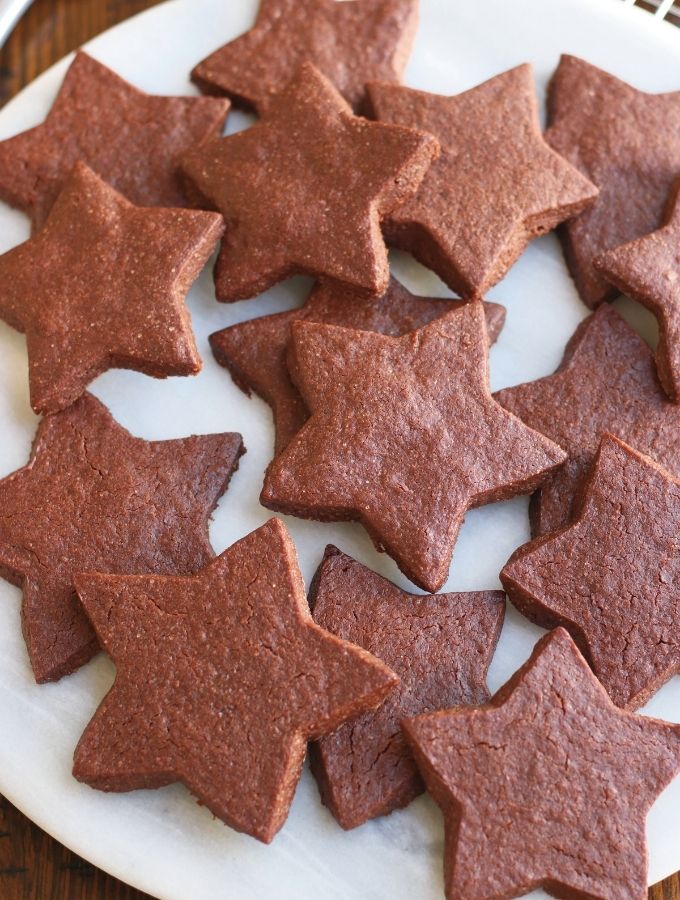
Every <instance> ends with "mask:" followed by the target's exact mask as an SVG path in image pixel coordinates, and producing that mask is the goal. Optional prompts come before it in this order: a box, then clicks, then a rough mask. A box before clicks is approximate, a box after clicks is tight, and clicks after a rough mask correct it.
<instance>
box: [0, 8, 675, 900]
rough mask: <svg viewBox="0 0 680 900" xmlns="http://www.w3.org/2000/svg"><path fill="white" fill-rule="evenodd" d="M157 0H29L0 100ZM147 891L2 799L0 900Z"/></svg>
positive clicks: (76, 898)
mask: <svg viewBox="0 0 680 900" xmlns="http://www.w3.org/2000/svg"><path fill="white" fill-rule="evenodd" d="M155 2H157V0H155ZM155 2H154V0H35V4H34V6H33V7H32V8H31V9H30V10H29V11H28V13H27V14H26V16H25V18H24V19H23V20H22V21H21V22H20V23H19V25H18V27H17V29H16V31H15V32H14V34H13V35H12V37H11V38H10V40H9V42H8V43H7V45H6V47H5V48H4V49H3V50H2V52H0V103H4V102H6V101H7V100H9V99H10V97H13V96H14V94H16V93H17V91H19V90H20V89H21V88H22V87H23V86H24V85H25V84H27V83H28V82H29V81H32V80H33V79H34V78H35V77H36V75H39V74H40V72H42V71H43V70H44V69H46V68H47V67H48V66H50V65H51V64H52V63H53V62H56V60H58V59H61V57H62V56H64V55H65V54H66V53H69V52H70V51H71V50H73V49H74V48H75V47H78V46H79V45H80V44H82V43H84V42H85V41H87V40H89V38H91V37H93V36H94V35H95V34H99V32H101V31H104V30H105V29H106V28H109V27H111V26H112V25H115V24H116V22H120V21H121V20H123V19H126V18H127V17H128V16H131V15H134V13H136V12H139V11H140V10H142V9H145V8H147V7H149V6H154V5H155ZM225 2H227V0H225ZM146 896H147V895H145V894H142V893H140V892H139V891H136V890H134V889H133V888H131V887H128V886H127V885H124V884H122V883H121V882H119V881H117V880H116V879H114V878H111V877H110V876H108V875H105V874H104V873H103V872H101V871H100V870H98V869H95V867H94V866H92V865H90V864H89V863H87V862H85V861H84V860H82V859H80V858H79V857H78V856H76V855H75V854H74V853H71V852H70V851H69V850H67V849H66V848H65V847H62V846H61V845H60V844H58V843H57V842H56V841H54V840H53V839H52V838H50V837H49V836H48V835H47V834H45V833H44V832H43V831H41V830H40V829H39V828H38V827H37V826H36V825H34V824H33V823H32V822H30V821H29V820H28V819H27V818H26V817H25V816H23V815H22V814H21V813H20V812H19V811H18V810H16V809H15V808H14V807H13V806H11V804H9V803H8V802H7V801H6V800H5V799H4V798H2V797H0V898H2V900H143V898H145V897H146ZM649 896H650V898H651V900H680V873H679V874H678V875H676V876H674V877H673V878H669V879H667V880H666V881H664V882H663V884H659V885H656V887H654V888H652V889H651V890H650V892H649ZM188 900H189V898H188Z"/></svg>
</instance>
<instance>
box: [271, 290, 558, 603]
mask: <svg viewBox="0 0 680 900" xmlns="http://www.w3.org/2000/svg"><path fill="white" fill-rule="evenodd" d="M292 335H293V343H292V356H291V360H290V363H291V374H292V375H293V380H294V381H295V383H296V385H297V387H298V388H299V390H300V392H301V394H302V397H303V399H304V401H305V403H306V405H307V408H308V409H309V411H310V413H311V418H310V419H309V421H308V422H307V423H306V425H304V427H303V428H302V430H301V431H299V432H298V434H297V435H296V436H295V437H294V438H293V440H292V441H291V442H290V444H289V445H288V447H287V448H286V449H285V450H284V451H283V453H282V454H280V455H279V456H278V457H276V459H274V461H273V462H272V463H271V464H270V466H269V468H268V470H267V473H266V475H265V482H264V487H263V490H262V497H261V499H262V502H263V504H264V505H265V506H268V507H269V508H271V509H276V510H280V511H283V512H288V513H291V514H293V515H298V516H303V517H305V518H313V519H320V520H321V521H336V520H343V519H347V520H358V521H361V522H362V523H363V524H364V526H365V527H366V528H367V530H368V532H369V534H370V535H371V537H372V538H373V540H374V542H375V543H376V545H377V546H378V547H379V548H381V549H384V550H385V551H386V552H387V553H389V554H390V556H392V557H393V558H394V560H395V561H396V562H397V565H398V566H399V568H400V569H401V570H402V571H403V572H404V574H405V575H406V576H407V577H408V578H410V579H411V580H412V581H414V582H415V583H416V584H418V585H419V586H420V587H422V588H423V589H425V590H427V591H436V590H439V588H440V587H441V586H442V585H443V584H444V582H445V581H446V578H447V574H448V569H449V563H450V561H451V556H452V553H453V547H454V544H455V541H456V537H457V535H458V530H459V529H460V526H461V523H462V521H463V517H464V515H465V513H466V512H467V510H468V509H469V508H470V507H472V506H479V505H482V504H484V503H490V502H493V501H495V500H501V499H507V498H509V497H512V496H515V495H517V494H521V493H531V491H533V490H534V489H535V488H536V487H537V486H538V485H539V484H540V482H541V481H542V480H543V479H544V478H545V477H546V475H547V474H548V473H549V472H550V471H552V470H553V469H554V468H556V467H557V466H558V465H559V464H560V463H561V462H563V460H564V458H565V455H564V453H563V452H562V450H560V448H559V447H558V446H556V445H555V444H553V443H552V442H551V441H549V440H547V439H546V438H545V437H543V436H542V435H539V434H538V433H537V432H535V431H532V430H531V429H530V428H527V426H525V425H524V424H523V423H522V422H520V420H519V419H517V418H516V417H515V416H513V415H511V414H510V413H508V412H507V411H506V410H504V409H503V408H502V407H501V406H499V405H498V404H497V403H496V402H495V401H494V400H493V399H492V397H491V395H490V393H489V387H488V371H487V356H488V350H489V341H488V335H487V331H486V324H485V320H484V311H483V308H482V304H481V303H468V304H466V305H464V306H463V307H461V309H459V310H457V311H455V312H451V313H448V314H447V315H445V316H443V317H442V318H440V319H437V320H436V321H434V322H431V323H430V324H429V325H426V326H424V327H423V328H420V329H418V330H417V331H413V332H410V333H409V334H407V335H404V336H403V337H389V336H386V335H382V334H375V333H372V332H368V331H355V330H352V329H348V328H338V327H336V326H332V325H322V324H318V323H313V322H295V323H293V326H292Z"/></svg>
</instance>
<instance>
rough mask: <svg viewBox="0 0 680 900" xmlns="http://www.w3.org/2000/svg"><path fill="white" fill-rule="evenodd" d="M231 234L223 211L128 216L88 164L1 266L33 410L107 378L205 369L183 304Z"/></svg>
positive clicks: (50, 407)
mask: <svg viewBox="0 0 680 900" xmlns="http://www.w3.org/2000/svg"><path fill="white" fill-rule="evenodd" d="M223 230H224V224H223V221H222V217H221V216H219V215H217V214H216V213H211V212H200V211H198V210H185V209H145V208H144V209H143V208H141V207H138V206H133V205H132V204H131V203H130V202H129V201H128V200H126V199H125V198H124V197H123V196H122V195H121V194H119V193H117V192H116V191H114V189H113V188H111V187H109V186H108V185H107V184H106V183H105V182H104V181H102V180H101V179H100V178H99V177H98V176H97V175H95V174H94V172H92V170H91V169H89V168H88V167H87V166H86V165H85V164H84V163H76V166H75V168H74V170H73V172H72V174H71V176H70V177H69V178H68V179H67V181H66V184H65V187H64V190H63V191H62V193H61V194H60V195H59V197H58V199H57V201H56V203H55V204H54V206H53V207H52V210H51V212H50V215H49V216H48V219H47V221H46V222H45V225H44V227H43V228H41V230H40V231H39V232H38V233H37V234H35V235H33V237H32V238H31V239H30V240H28V241H26V242H25V243H23V244H20V245H19V246H18V247H15V248H14V249H13V250H10V251H9V252H8V253H5V254H4V255H2V256H0V318H2V319H4V320H5V321H6V322H7V323H8V324H10V325H11V326H12V327H13V328H17V329H18V330H19V331H22V332H24V333H25V334H26V342H27V348H28V367H29V382H30V391H31V406H32V407H33V409H34V410H35V411H36V412H41V413H51V412H56V411H57V410H59V409H63V408H65V407H66V406H68V405H69V404H70V403H73V401H74V400H76V399H77V398H78V397H79V396H80V395H81V394H82V393H83V391H84V390H85V388H86V387H87V385H88V384H89V383H90V381H92V380H93V379H94V378H96V376H97V375H99V374H100V373H101V372H104V371H105V370H106V369H110V368H122V369H135V370H136V371H138V372H144V373H145V374H147V375H153V376H154V377H156V378H165V377H167V376H168V375H193V374H195V373H196V372H198V371H199V370H200V368H201V360H200V357H199V356H198V351H197V350H196V345H195V342H194V337H193V332H192V330H191V322H190V319H189V314H188V312H187V310H186V308H185V305H184V299H185V296H186V293H187V291H188V290H189V287H190V286H191V284H192V282H193V281H194V279H195V278H196V277H197V276H198V274H199V272H200V271H201V269H202V268H203V266H204V265H205V263H206V261H207V259H208V257H209V256H210V254H211V252H212V250H213V249H214V247H215V245H216V243H217V241H218V240H219V238H220V235H221V234H222V232H223Z"/></svg>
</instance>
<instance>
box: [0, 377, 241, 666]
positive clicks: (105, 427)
mask: <svg viewBox="0 0 680 900" xmlns="http://www.w3.org/2000/svg"><path fill="white" fill-rule="evenodd" d="M243 452H244V450H243V442H242V439H241V435H239V434H209V435H203V436H201V437H188V438H181V439H178V440H173V441H151V442H149V441H143V440H141V439H140V438H136V437H133V436H132V435H131V434H129V433H128V432H127V431H126V430H125V429H124V428H122V427H121V426H120V425H118V424H117V423H116V422H115V421H114V420H113V418H112V417H111V415H110V414H109V412H108V410H107V409H106V407H104V406H103V405H102V404H101V403H100V402H99V401H98V400H95V398H94V397H92V396H91V395H90V394H85V395H84V396H83V397H81V398H80V399H79V400H77V401H76V402H75V403H74V404H73V406H70V407H69V408H68V409H66V410H64V411H63V412H60V413H57V414H56V415H53V416H47V417H46V418H45V419H43V420H42V422H41V423H40V426H39V428H38V433H37V435H36V438H35V441H34V443H33V451H32V453H31V459H30V461H29V463H28V465H26V466H24V468H23V469H19V470H18V471H16V472H14V473H13V474H11V475H9V476H8V477H7V478H4V479H2V480H1V481H0V574H1V575H2V577H3V578H6V579H7V580H8V581H11V582H12V583H13V584H16V585H19V586H20V587H22V588H23V591H24V599H23V606H22V622H23V630H24V638H25V640H26V646H27V648H28V655H29V657H30V660H31V665H32V666H33V672H34V674H35V678H36V681H39V682H42V681H54V680H56V679H58V678H61V677H62V676H63V675H68V674H69V673H70V672H73V671H74V670H75V669H77V668H78V667H79V666H81V665H83V663H86V662H87V661H88V660H89V659H90V658H91V657H92V656H94V655H95V653H96V652H97V650H98V644H97V640H96V638H95V635H94V632H93V631H92V629H91V628H90V625H89V623H88V621H87V618H86V617H85V616H84V615H83V612H82V610H81V608H80V605H79V604H78V602H77V599H76V596H75V593H74V591H73V585H72V579H73V574H74V572H81V571H104V572H125V573H128V572H157V573H164V574H188V573H189V572H195V571H196V570H197V569H200V568H201V567H202V566H205V565H206V564H207V563H208V562H209V561H210V559H212V558H213V556H214V553H213V551H212V549H211V546H210V542H209V540H208V519H209V517H210V513H211V512H212V510H213V509H214V507H215V504H216V503H217V500H218V498H219V497H220V495H221V494H222V493H223V492H224V491H225V490H226V488H227V485H228V483H229V479H230V477H231V474H232V472H233V471H234V470H235V469H236V468H237V465H238V459H239V457H240V456H241V454H242V453H243Z"/></svg>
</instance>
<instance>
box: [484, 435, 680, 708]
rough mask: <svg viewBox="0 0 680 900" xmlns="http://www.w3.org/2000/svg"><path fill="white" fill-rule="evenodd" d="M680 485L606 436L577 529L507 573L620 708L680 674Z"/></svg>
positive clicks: (511, 592)
mask: <svg viewBox="0 0 680 900" xmlns="http://www.w3.org/2000/svg"><path fill="white" fill-rule="evenodd" d="M679 534H680V482H679V481H677V480H676V479H675V478H673V477H672V476H671V475H669V474H668V472H666V471H665V470H664V469H662V468H661V467H660V466H658V465H656V464H655V463H654V462H653V461H652V460H651V459H649V457H645V456H642V454H640V453H638V452H637V451H636V450H633V449H632V448H631V447H628V446H627V445H626V444H624V443H623V442H622V441H619V440H618V439H616V438H613V437H611V435H605V436H604V437H603V439H602V443H601V444H600V449H599V452H598V454H597V456H596V458H595V461H594V463H593V467H592V470H591V472H590V474H589V476H588V479H587V481H586V483H585V485H584V486H583V488H582V495H581V497H580V507H579V508H578V509H577V512H576V515H575V516H574V519H573V520H572V522H571V523H570V524H569V525H568V526H567V527H566V528H564V529H562V530H561V531H558V532H557V533H554V534H548V535H545V536H544V537H541V538H538V539H537V540H535V541H531V542H530V543H528V544H525V545H524V546H523V547H520V548H519V549H518V550H516V551H515V553H514V554H513V555H512V556H511V557H510V560H509V561H508V562H507V563H506V565H505V567H504V568H503V571H502V572H501V581H502V583H503V587H504V588H505V590H506V591H507V593H508V596H509V597H510V599H511V600H512V602H513V604H514V605H515V606H516V607H517V608H518V609H519V610H520V612H522V613H523V614H524V615H525V616H527V617H528V618H529V619H531V620H532V621H533V622H536V623H537V624H539V625H542V626H543V627H546V628H552V627H554V626H556V625H562V626H563V627H565V628H566V629H568V630H569V631H570V632H571V633H572V636H573V637H574V639H575V640H576V642H577V643H578V644H579V646H580V647H581V649H582V652H583V653H584V654H585V656H586V659H587V660H588V661H589V662H590V664H591V665H592V667H593V671H594V672H595V674H596V675H597V677H598V678H599V679H600V681H601V682H602V684H603V685H604V686H605V688H606V689H607V691H608V692H609V694H610V696H611V698H612V700H613V701H614V702H615V703H616V704H617V705H618V706H622V707H625V708H629V709H635V708H636V707H638V706H641V705H642V704H643V703H646V702H647V700H648V699H649V698H650V697H651V696H652V694H654V693H655V692H656V691H657V690H658V689H659V688H660V687H661V686H662V685H663V684H664V683H665V682H666V681H668V680H669V679H670V678H671V677H672V676H673V675H675V674H676V673H677V672H680V637H679V635H680V600H679V599H678V583H679V582H680V553H679V550H680V543H679V539H678V535H679Z"/></svg>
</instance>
